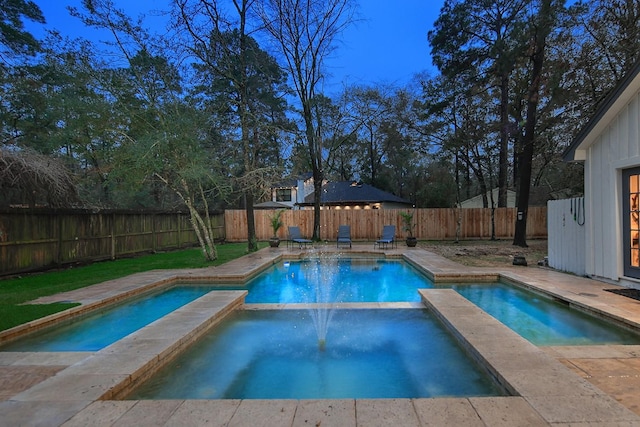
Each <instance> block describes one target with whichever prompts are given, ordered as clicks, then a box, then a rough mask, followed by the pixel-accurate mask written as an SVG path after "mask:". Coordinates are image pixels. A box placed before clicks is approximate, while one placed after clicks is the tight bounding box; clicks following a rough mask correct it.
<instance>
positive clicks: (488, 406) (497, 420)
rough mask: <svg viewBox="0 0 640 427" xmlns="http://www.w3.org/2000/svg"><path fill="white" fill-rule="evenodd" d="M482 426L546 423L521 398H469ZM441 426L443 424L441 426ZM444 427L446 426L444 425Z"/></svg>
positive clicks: (528, 426)
mask: <svg viewBox="0 0 640 427" xmlns="http://www.w3.org/2000/svg"><path fill="white" fill-rule="evenodd" d="M469 402H470V403H471V405H472V406H473V408H474V409H475V410H476V411H477V413H478V415H479V416H480V418H481V419H482V422H483V423H484V425H487V426H494V427H516V426H522V427H537V426H546V425H548V424H547V422H546V421H545V420H544V419H542V417H541V416H540V415H539V414H538V413H537V412H536V411H535V410H533V408H531V406H530V405H529V404H528V403H527V401H526V400H525V399H523V398H521V397H515V396H514V397H509V398H491V397H490V398H482V399H480V398H473V397H472V398H470V399H469ZM441 425H443V424H441ZM444 425H446V424H444Z"/></svg>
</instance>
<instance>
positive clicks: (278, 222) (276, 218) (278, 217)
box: [269, 209, 284, 248]
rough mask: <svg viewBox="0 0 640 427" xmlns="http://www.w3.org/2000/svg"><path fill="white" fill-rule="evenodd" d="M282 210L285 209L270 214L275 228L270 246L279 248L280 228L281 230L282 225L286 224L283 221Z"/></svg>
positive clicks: (272, 225)
mask: <svg viewBox="0 0 640 427" xmlns="http://www.w3.org/2000/svg"><path fill="white" fill-rule="evenodd" d="M282 212H284V209H280V210H278V211H276V212H275V213H274V214H273V215H271V216H269V221H271V229H272V230H273V237H272V238H270V239H269V246H270V247H272V248H277V247H278V246H280V238H279V237H278V230H280V227H282V226H283V225H284V224H283V223H282Z"/></svg>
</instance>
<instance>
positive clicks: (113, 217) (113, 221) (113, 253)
mask: <svg viewBox="0 0 640 427" xmlns="http://www.w3.org/2000/svg"><path fill="white" fill-rule="evenodd" d="M111 259H112V260H113V259H116V214H115V212H113V213H111Z"/></svg>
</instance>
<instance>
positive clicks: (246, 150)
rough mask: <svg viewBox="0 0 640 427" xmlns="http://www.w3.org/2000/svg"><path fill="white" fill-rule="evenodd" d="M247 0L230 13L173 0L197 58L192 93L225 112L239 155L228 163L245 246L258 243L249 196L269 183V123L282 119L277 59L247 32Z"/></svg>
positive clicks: (273, 142)
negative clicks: (238, 194) (243, 217)
mask: <svg viewBox="0 0 640 427" xmlns="http://www.w3.org/2000/svg"><path fill="white" fill-rule="evenodd" d="M254 3H255V2H254V1H253V0H234V1H231V2H229V3H228V4H229V6H230V7H229V9H231V10H233V11H234V12H235V18H230V17H229V16H227V14H225V13H224V12H223V11H224V10H226V9H225V8H224V7H223V6H222V5H221V3H219V2H217V1H209V0H176V1H175V9H176V13H175V15H176V18H177V19H176V22H177V24H178V26H179V27H180V28H182V29H185V30H186V33H187V34H188V35H189V36H190V39H189V40H188V42H187V43H186V44H185V47H186V49H187V50H188V51H189V52H190V53H191V54H192V55H193V56H194V57H195V58H197V59H198V61H199V62H198V63H197V64H196V65H195V66H196V69H197V71H198V76H199V78H200V81H201V84H199V85H198V86H197V89H196V90H197V92H199V94H200V95H197V97H199V98H206V99H204V102H205V104H206V105H207V108H208V109H209V110H210V111H211V112H212V114H213V115H214V117H215V115H217V117H221V116H226V118H224V119H223V121H222V122H223V123H226V124H227V125H228V126H229V128H228V133H227V138H228V140H229V142H230V141H238V143H239V144H238V146H239V147H240V152H239V154H240V159H239V162H238V164H237V166H236V167H235V168H234V169H235V172H234V175H235V176H236V177H237V178H238V179H237V181H236V182H237V183H238V184H239V186H240V188H241V191H242V193H243V197H244V205H245V210H246V212H247V230H248V239H247V240H248V249H249V251H250V252H253V251H256V250H257V249H258V246H257V239H256V230H255V222H254V215H253V205H254V201H255V200H257V199H259V198H260V196H261V195H262V193H263V192H264V191H265V188H269V187H270V186H271V185H270V184H271V182H270V179H269V177H273V176H276V175H277V173H276V167H271V166H270V165H274V164H275V162H276V159H277V158H278V157H279V147H278V144H277V138H273V136H274V128H275V127H276V125H277V123H276V122H277V121H280V123H282V122H284V109H285V104H284V102H283V101H282V97H281V96H280V92H281V91H282V89H283V87H284V75H283V74H282V73H281V71H280V69H279V67H278V66H277V63H276V62H275V60H273V58H271V57H270V56H269V55H268V54H267V53H266V52H265V51H263V50H262V49H260V47H259V45H258V43H257V41H256V40H255V39H254V38H253V37H251V36H250V30H251V29H250V28H249V25H250V21H249V14H250V11H251V8H252V7H253V4H254Z"/></svg>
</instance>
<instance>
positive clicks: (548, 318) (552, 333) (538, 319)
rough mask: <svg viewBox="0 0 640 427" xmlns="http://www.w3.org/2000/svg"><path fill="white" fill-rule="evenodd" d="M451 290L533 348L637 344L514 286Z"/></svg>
mask: <svg viewBox="0 0 640 427" xmlns="http://www.w3.org/2000/svg"><path fill="white" fill-rule="evenodd" d="M453 288H454V289H455V290H456V291H457V292H458V293H460V294H461V295H462V296H464V297H465V298H467V299H468V300H469V301H471V302H472V303H474V304H475V305H477V306H478V307H480V308H481V309H483V310H484V311H486V312H487V313H489V314H490V315H492V316H493V317H495V318H496V319H498V320H499V321H500V322H502V323H504V324H505V325H507V326H508V327H509V328H511V329H512V330H514V331H515V332H517V333H518V334H519V335H521V336H522V337H524V338H526V339H527V340H528V341H530V342H531V343H533V344H535V345H539V346H550V345H594V344H640V336H639V335H638V334H637V333H633V332H631V331H629V330H627V329H624V328H622V327H618V326H616V325H614V324H613V323H610V322H606V321H603V320H601V319H598V318H596V317H594V316H591V315H588V314H586V313H583V312H581V311H579V310H577V309H572V308H570V307H569V306H568V305H567V304H563V303H561V302H559V301H556V300H552V299H551V298H549V297H545V296H543V295H540V294H538V293H535V292H531V291H527V290H525V289H521V288H518V287H516V286H510V285H507V284H502V283H493V284H475V285H474V284H468V285H467V284H465V285H454V286H453Z"/></svg>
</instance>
